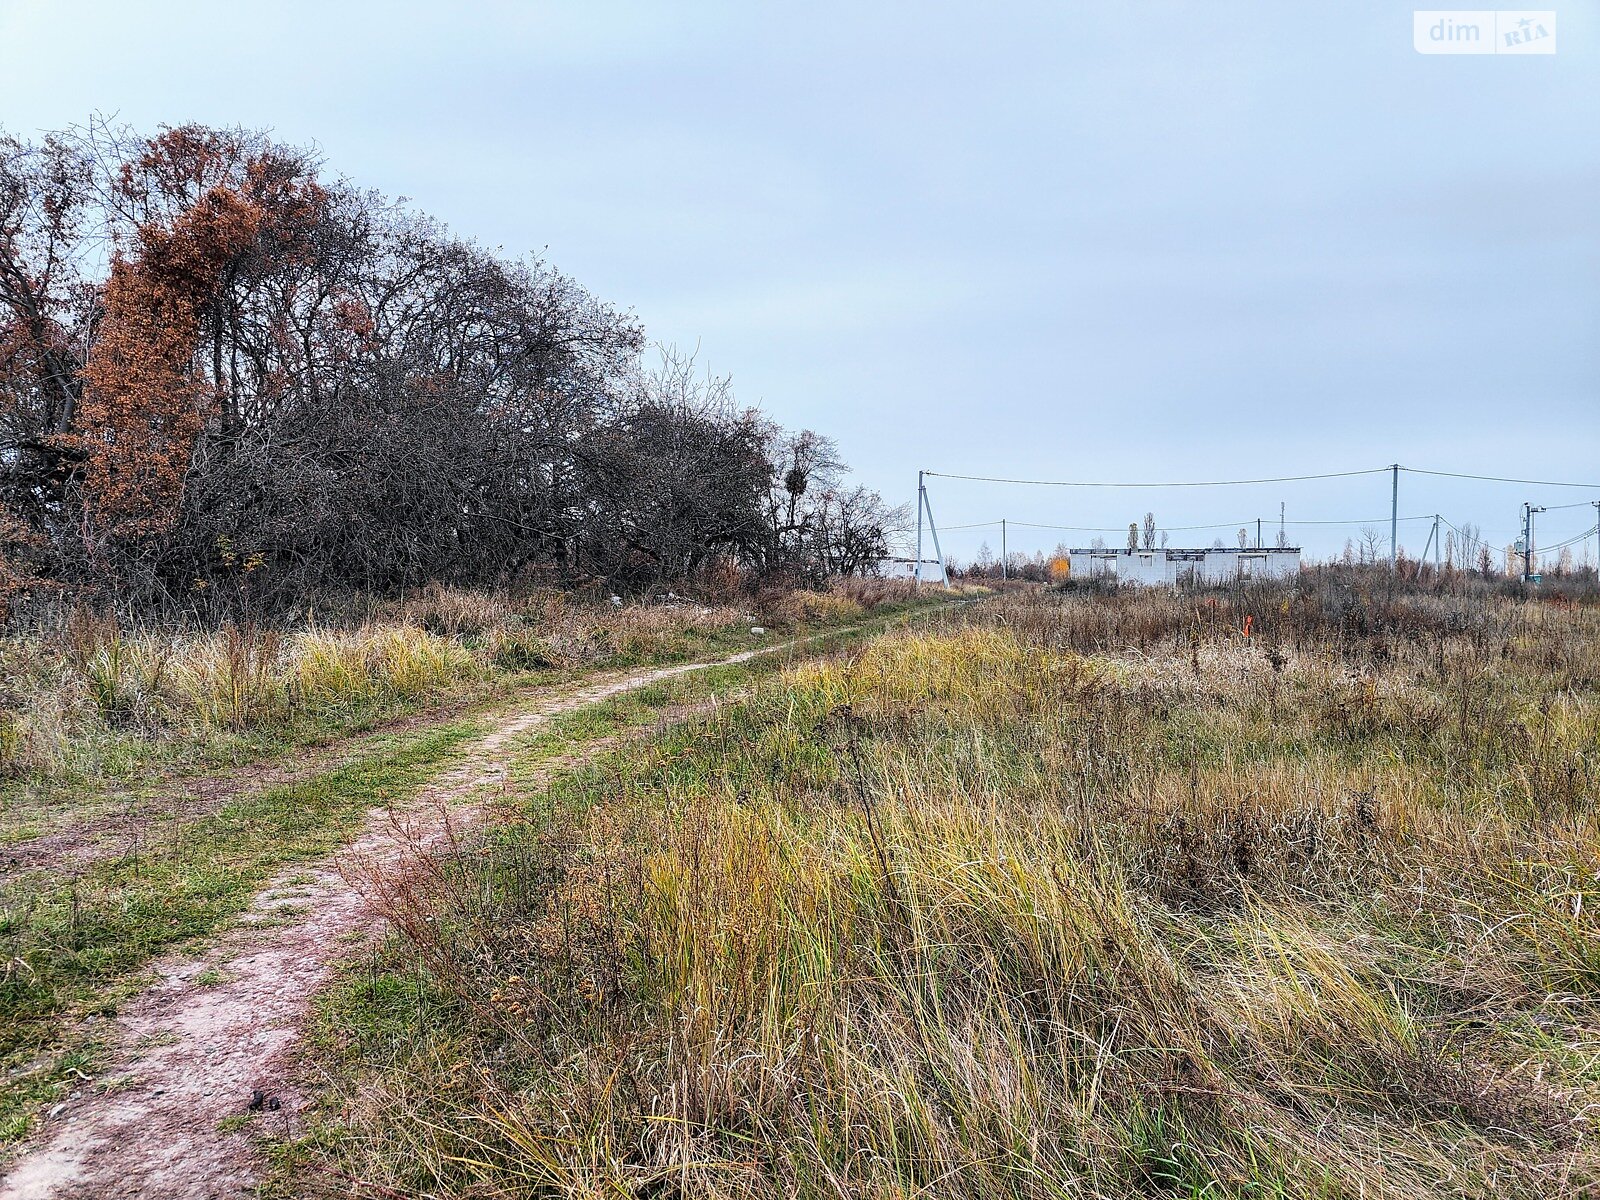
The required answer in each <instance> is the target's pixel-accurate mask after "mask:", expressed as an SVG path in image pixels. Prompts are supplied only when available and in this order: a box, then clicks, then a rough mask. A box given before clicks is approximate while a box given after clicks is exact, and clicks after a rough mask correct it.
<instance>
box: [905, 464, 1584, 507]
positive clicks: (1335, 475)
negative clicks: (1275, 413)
mask: <svg viewBox="0 0 1600 1200" xmlns="http://www.w3.org/2000/svg"><path fill="white" fill-rule="evenodd" d="M1393 469H1394V468H1392V467H1371V468H1368V469H1367V470H1364V471H1329V472H1326V473H1325V474H1321V475H1277V476H1273V477H1271V478H1268V479H1190V480H1171V481H1168V482H1164V483H1155V482H1111V481H1093V480H1080V479H1002V478H1000V477H998V476H995V475H956V474H952V473H950V472H946V471H924V472H923V474H924V475H929V476H932V477H933V478H935V479H965V480H968V481H969V482H973V483H1016V484H1023V485H1026V486H1028V487H1094V488H1118V487H1126V488H1163V487H1244V486H1246V485H1249V484H1253V483H1298V482H1300V481H1302V480H1307V479H1348V478H1350V477H1351V476H1353V475H1381V474H1383V473H1384V472H1386V471H1391V470H1393ZM1404 469H1405V468H1404V467H1402V468H1401V470H1404ZM1579 486H1582V487H1591V486H1592V487H1600V484H1582V485H1579ZM1251 519H1252V520H1254V518H1251Z"/></svg>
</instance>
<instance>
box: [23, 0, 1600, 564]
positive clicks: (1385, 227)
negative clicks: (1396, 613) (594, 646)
mask: <svg viewBox="0 0 1600 1200" xmlns="http://www.w3.org/2000/svg"><path fill="white" fill-rule="evenodd" d="M1557 15H1558V20H1559V24H1558V44H1559V52H1558V53H1557V54H1555V55H1553V56H1548V55H1545V56H1526V57H1508V56H1497V55H1478V56H1424V55H1419V54H1417V53H1416V52H1415V50H1414V49H1413V47H1412V8H1411V6H1409V5H1407V6H1402V5H1399V4H1394V3H1389V2H1387V0H1378V2H1373V0H1365V2H1363V3H1359V4H1351V3H1349V2H1348V0H1328V2H1327V3H1320V4H1318V3H1304V2H1302V0H1293V2H1290V0H1272V2H1270V3H1245V2H1231V0H1230V2H1227V3H1221V4H1210V5H1204V4H1195V3H1193V2H1192V0H1182V2H1177V3H1156V2H1141V3H1133V4H1094V5H1081V4H1074V3H1062V2H1060V0H1057V2H1056V3H1047V4H1007V3H1000V4H977V3H968V4H963V5H942V4H930V3H916V4H911V3H906V4H886V3H872V2H870V0H855V2H853V3H849V4H837V5H835V4H824V3H807V4H803V5H784V6H778V5H772V4H765V3H759V2H756V0H741V2H738V3H729V4H715V3H683V4H666V3H659V2H657V3H641V4H638V5H623V4H609V3H598V2H595V0H584V2H581V3H580V2H578V0H573V2H571V3H561V4H554V3H535V2H526V3H518V4H511V3H506V4H459V3H452V4H446V3H443V2H442V0H439V2H436V3H432V4H411V3H404V2H399V0H390V2H388V3H384V4H381V5H380V4H365V3H347V2H339V3H330V2H328V0H323V2H321V3H316V4H311V3H282V4H273V3H268V2H256V3H250V4H242V3H241V4H234V5H220V4H217V3H215V0H208V2H207V3H203V4H200V3H196V4H189V3H149V2H140V0H121V2H118V3H81V2H75V0H48V2H33V0H26V2H22V3H19V2H18V0H0V125H3V126H4V127H5V128H7V129H8V130H10V131H11V132H15V133H21V134H30V133H33V132H35V131H38V130H42V129H49V128H59V127H62V126H65V125H69V124H73V123H77V122H81V121H83V120H84V119H85V118H87V117H88V116H89V115H90V114H91V113H95V112H99V113H107V114H110V113H115V114H118V115H120V117H121V118H122V119H124V120H125V121H128V122H130V123H132V124H134V125H136V126H138V127H140V128H141V129H151V130H153V129H154V128H155V127H156V126H157V125H159V124H163V123H169V124H176V123H181V122H184V121H202V122H208V123H215V124H244V125H248V126H258V127H266V128H270V129H272V130H274V131H276V133H277V134H278V135H279V136H280V137H281V138H282V139H283V140H285V141H289V142H294V143H300V144H315V145H316V146H318V147H319V148H320V149H321V151H322V152H323V153H324V154H325V156H326V158H327V160H328V162H329V164H330V168H331V170H332V171H334V172H336V173H341V174H345V175H347V176H349V177H350V178H351V179H352V180H354V181H356V182H358V183H361V184H364V185H367V186H372V187H377V188H380V189H382V190H384V191H386V192H389V193H391V194H399V195H404V196H408V197H410V198H412V200H413V201H414V203H415V204H416V205H417V206H418V207H420V208H422V209H424V210H426V211H428V212H430V213H432V214H434V215H435V216H438V217H440V218H442V219H443V220H445V221H446V222H448V223H449V224H450V225H451V226H452V227H453V228H454V229H456V230H457V231H458V232H460V233H463V234H467V235H470V236H473V237H475V238H478V239H479V240H481V241H483V242H486V243H489V244H491V245H500V246H503V247H504V248H505V249H506V250H507V251H508V252H511V253H516V254H521V253H527V252H537V253H539V254H541V255H542V256H544V257H546V258H547V259H548V260H549V261H550V262H551V263H553V264H554V265H555V266H557V267H559V268H561V269H562V270H564V271H566V272H568V273H570V274H572V275H574V276H576V277H577V278H578V279H579V280H580V281H581V282H582V283H584V284H585V285H586V286H587V287H588V288H589V289H590V290H591V291H593V292H595V293H597V294H598V295H600V296H601V297H603V298H605V299H607V300H610V301H612V302H614V303H616V304H618V305H619V306H621V307H623V308H630V309H632V310H634V311H635V312H636V313H637V314H638V316H639V317H640V318H641V320H642V321H643V322H644V324H645V326H646V329H647V331H648V333H649V335H650V336H651V337H652V338H654V339H658V340H660V341H663V342H671V343H676V344H678V345H679V346H682V347H687V348H693V347H696V346H698V348H699V356H700V361H701V362H702V363H703V364H704V365H706V366H708V367H709V368H711V369H712V370H714V371H717V372H719V373H722V372H728V373H731V374H732V375H733V377H734V381H735V385H736V387H737V389H738V393H739V396H740V398H741V399H742V400H743V401H745V402H750V403H759V404H761V405H762V407H764V408H765V409H767V410H768V411H769V412H770V413H771V414H772V415H773V416H775V417H776V418H777V419H779V420H780V421H782V422H784V423H785V424H787V425H791V426H810V427H813V428H816V429H818V430H821V431H823V432H825V433H828V434H831V435H833V436H835V437H836V438H837V439H838V440H839V442H840V444H841V447H842V448H843V450H844V453H845V456H846V457H847V458H848V459H849V460H850V462H851V463H852V464H853V465H854V466H855V468H856V469H857V471H858V473H859V475H860V476H861V477H862V479H863V480H864V481H865V482H867V483H869V484H871V485H872V486H874V487H877V488H879V489H880V490H881V491H883V492H884V494H885V495H886V496H891V497H893V498H895V499H897V500H899V499H905V500H909V499H910V498H911V496H912V492H913V489H914V487H915V479H916V472H917V469H918V468H919V467H926V468H929V469H932V470H938V471H945V472H957V473H966V474H981V475H999V476H1008V477H1025V478H1046V479H1074V478H1076V479H1111V480H1124V479H1207V478H1233V477H1254V476H1260V475H1282V474H1291V473H1301V472H1319V471H1332V470H1344V469H1355V468H1363V467H1372V466H1382V465H1386V464H1388V463H1390V462H1394V461H1399V462H1401V463H1405V464H1408V465H1415V466H1419V467H1430V468H1435V469H1440V470H1450V471H1466V472H1482V473H1489V474H1500V475H1513V476H1533V477H1537V478H1548V479H1557V480H1600V348H1597V347H1600V65H1597V38H1600V5H1597V3H1596V0H1586V2H1585V3H1581V4H1568V5H1567V6H1565V7H1562V8H1560V9H1558V10H1557ZM1388 487H1389V484H1388V479H1387V477H1386V476H1377V475H1373V476H1364V477H1358V478H1355V479H1351V480H1343V481H1330V482H1324V483H1318V484H1295V485H1271V486H1265V487H1258V488H1249V489H1236V490H1235V489H1207V490H1188V491H1176V490H1167V491H1160V492H1153V493H1150V492H1132V491H1120V490H1119V491H1108V490H1088V491H1079V490H1066V489H1028V488H1018V487H1005V486H997V485H978V484H973V483H958V482H955V481H947V480H935V481H933V483H932V485H931V496H932V500H933V503H934V505H935V511H936V513H937V515H938V517H939V519H940V520H941V522H942V523H945V524H948V525H951V526H955V525H961V524H966V523H969V522H975V521H984V520H989V519H992V518H998V517H1002V516H1005V517H1009V518H1011V519H1013V520H1016V521H1033V522H1038V523H1043V524H1060V525H1081V526H1100V525H1105V526H1121V527H1125V526H1126V524H1127V522H1129V521H1130V520H1133V519H1135V518H1137V517H1139V516H1141V515H1142V514H1143V513H1144V511H1145V510H1146V509H1147V508H1149V509H1153V510H1154V511H1155V512H1156V514H1157V517H1158V519H1159V521H1160V522H1161V523H1162V524H1164V525H1168V524H1170V525H1174V526H1179V525H1198V524H1205V523H1208V522H1228V523H1230V524H1231V523H1233V522H1238V521H1242V520H1245V519H1247V518H1253V517H1255V516H1257V515H1260V516H1263V517H1265V518H1267V519H1268V522H1269V525H1270V524H1271V523H1272V522H1273V521H1274V520H1275V518H1276V516H1277V513H1278V504H1279V501H1280V500H1281V501H1284V502H1286V503H1287V505H1288V512H1289V516H1290V517H1291V518H1296V517H1298V518H1302V519H1308V518H1333V519H1340V520H1343V519H1355V520H1356V521H1364V520H1367V519H1370V518H1374V517H1380V518H1385V519H1386V518H1387V515H1388V510H1389V494H1388ZM1530 495H1531V496H1533V497H1534V498H1535V499H1543V500H1544V501H1546V502H1549V503H1551V504H1556V503H1561V502H1563V501H1567V502H1573V501H1579V500H1582V499H1584V498H1585V497H1586V496H1597V497H1600V490H1591V491H1590V492H1587V493H1585V492H1582V491H1572V490H1567V491H1551V490H1538V489H1530V488H1526V487H1522V486H1516V485H1505V486H1492V487H1491V486H1486V485H1472V484H1467V483H1456V482H1452V481H1447V480H1437V479H1425V478H1423V477H1406V478H1404V479H1403V481H1402V497H1401V510H1402V513H1403V514H1407V515H1409V514H1414V513H1432V512H1434V511H1441V512H1443V513H1444V514H1445V516H1446V517H1447V518H1450V519H1452V520H1455V521H1456V522H1458V523H1459V522H1461V521H1467V520H1470V521H1476V522H1477V523H1479V524H1480V525H1482V526H1483V527H1484V528H1485V529H1487V530H1488V531H1490V533H1491V534H1493V535H1494V536H1495V537H1496V539H1497V540H1499V541H1502V542H1503V541H1505V540H1509V538H1510V537H1511V536H1513V535H1514V530H1515V524H1516V520H1517V508H1518V505H1519V504H1520V503H1521V501H1522V500H1523V499H1525V498H1527V497H1528V496H1530ZM1593 519H1594V510H1593V509H1592V508H1589V507H1587V506H1581V507H1573V508H1568V509H1565V510H1559V511H1552V512H1551V513H1550V514H1548V516H1547V518H1546V520H1547V526H1546V531H1545V532H1543V533H1542V535H1541V538H1540V541H1541V542H1544V543H1546V544H1549V543H1551V542H1553V541H1555V540H1558V539H1559V538H1561V537H1566V536H1570V535H1572V534H1575V533H1578V532H1580V531H1581V530H1582V529H1583V528H1584V527H1586V526H1588V525H1590V524H1593ZM1216 532H1219V533H1226V531H1223V530H1218V531H1216ZM1348 532H1352V531H1347V530H1344V529H1340V528H1338V527H1331V526H1304V527H1300V528H1299V529H1292V530H1291V534H1292V535H1293V536H1294V537H1295V538H1296V540H1303V541H1304V544H1306V545H1307V546H1308V547H1310V548H1312V549H1314V550H1318V551H1324V552H1325V551H1327V550H1330V549H1336V548H1337V547H1338V546H1339V545H1342V543H1343V541H1344V538H1345V536H1346V534H1347V533H1348ZM982 536H984V533H983V531H952V533H951V534H950V535H949V536H948V537H947V538H946V540H945V550H946V551H947V552H948V553H953V554H956V555H959V556H962V557H965V556H967V555H969V554H970V553H972V552H973V551H974V550H975V549H976V547H977V542H978V539H979V538H981V537H982ZM1090 536H1092V535H1089V534H1071V533H1055V532H1049V531H1043V530H1025V529H1019V530H1017V531H1016V533H1015V536H1013V538H1012V548H1013V549H1033V548H1035V547H1036V546H1049V545H1053V544H1054V543H1055V542H1056V541H1057V540H1058V538H1059V539H1061V540H1066V541H1069V542H1074V543H1081V542H1084V541H1087V540H1088V538H1089V537H1090ZM1172 536H1173V542H1174V544H1183V543H1187V542H1199V543H1200V544H1206V543H1209V541H1210V538H1211V536H1213V535H1212V533H1211V532H1209V531H1207V532H1204V533H1192V534H1191V533H1174V534H1173V535H1172ZM1228 536H1229V539H1230V540H1231V534H1229V535H1228ZM1425 537H1426V531H1425V528H1424V525H1423V523H1420V522H1418V523H1413V524H1412V525H1410V526H1408V527H1405V528H1404V529H1403V531H1402V539H1401V540H1402V543H1403V544H1406V545H1408V546H1410V547H1411V548H1412V549H1413V550H1415V549H1419V548H1420V546H1421V543H1422V541H1423V539H1424V538H1425ZM1112 540H1113V541H1118V540H1120V539H1119V538H1118V537H1117V536H1116V535H1113V536H1112ZM993 544H994V545H995V548H996V549H998V539H997V538H996V539H994V542H993ZM1590 544H1591V546H1592V540H1591V543H1590Z"/></svg>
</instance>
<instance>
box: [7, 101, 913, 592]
mask: <svg viewBox="0 0 1600 1200" xmlns="http://www.w3.org/2000/svg"><path fill="white" fill-rule="evenodd" d="M643 352H644V338H643V334H642V331H641V329H640V327H639V324H638V322H637V321H636V320H635V319H634V318H633V316H632V315H631V314H629V313H626V312H621V311H618V310H617V309H615V308H613V307H611V306H610V305H608V304H606V303H603V302H602V301H600V300H597V299H596V298H594V297H593V296H591V295H590V294H589V293H588V292H586V291H585V290H584V289H583V288H582V287H580V286H579V285H578V284H577V283H575V282H574V281H573V280H571V279H569V278H568V277H566V276H564V275H562V274H560V273H559V272H557V271H555V270H553V269H551V268H550V267H548V266H546V265H545V264H544V263H542V262H540V261H538V260H536V259H517V260H513V259H508V258H505V257H503V256H502V255H500V254H497V253H494V252H491V251H489V250H486V249H484V248H483V247H481V246H478V245H476V244H474V243H473V242H471V241H468V240H463V239H462V238H459V237H456V236H454V235H452V234H451V233H450V232H449V231H448V230H447V229H445V228H444V227H443V226H442V225H440V224H438V223H437V222H435V221H433V220H430V219H428V218H426V217H423V216H420V215H418V214H416V213H415V212H413V211H411V210H409V209H407V208H405V207H403V206H402V205H401V204H399V203H397V202H395V201H391V200H389V199H387V198H385V197H383V196H381V195H379V194H377V193H375V192H371V191H366V190H362V189H359V188H357V187H355V186H353V185H352V184H350V183H348V182H345V181H344V180H340V179H332V178H328V177H325V176H324V175H323V173H322V171H321V166H320V163H319V162H318V160H317V159H316V157H315V156H313V155H311V154H309V153H307V152H305V151H303V150H298V149H295V148H292V147H287V146H283V145H279V144H277V143H275V142H273V141H272V140H271V139H270V138H268V137H267V136H266V135H263V134H259V133H251V132H247V131H244V130H237V129H235V130H221V129H210V128H203V127H198V126H184V127H181V128H176V129H165V130H163V131H162V132H161V133H160V134H159V135H157V136H155V137H152V138H143V137H139V136H136V135H134V134H132V133H130V132H128V131H126V130H122V129H116V128H111V127H108V126H106V125H103V124H96V125H92V126H90V127H87V128H83V129H77V130H72V131H69V132H65V133H62V134H57V135H52V136H47V137H44V138H43V139H41V140H37V141H32V142H29V141H23V140H19V139H16V138H10V137H4V136H0V505H3V507H0V601H3V598H4V596H5V595H6V594H7V593H12V594H14V593H15V592H17V591H18V590H25V589H30V588H31V589H35V590H37V589H39V588H41V587H46V588H56V589H63V590H72V591H75V592H77V593H80V594H90V595H93V594H99V595H101V596H104V597H109V596H116V597H118V598H120V599H122V600H124V601H126V602H129V603H131V604H134V605H137V606H141V607H144V608H147V609H150V610H157V611H169V612H183V611H192V612H199V613H202V614H209V615H222V614H227V613H231V612H234V611H237V610H239V609H240V608H244V607H248V608H250V609H251V610H252V611H256V612H261V613H266V612H272V611H284V610H286V609H289V608H292V607H295V606H297V605H299V604H301V603H303V602H304V601H305V599H306V598H307V597H308V596H315V595H322V594H327V593H330V592H337V591H340V590H343V589H354V590H361V591H368V592H372V591H376V592H394V591H397V590H401V589H404V588H406V587H408V586H411V585H415V584H418V583H422V582H424V581H428V580H443V581H448V582H453V583H458V584H471V585H505V584H511V583H516V582H518V581H521V580H525V579H528V578H542V579H548V580H550V581H552V582H561V583H574V582H581V581H584V580H604V581H606V582H607V583H609V584H610V585H612V586H616V587H621V588H627V587H637V586H645V585H649V584H651V583H654V582H662V581H667V580H678V579H683V578H687V577H693V576H695V575H696V574H697V573H700V572H705V571H709V570H713V569H719V570H722V571H723V572H724V573H726V571H727V569H728V568H729V567H730V566H736V567H737V568H739V569H740V570H741V571H744V572H747V573H749V574H750V575H753V576H757V577H770V576H772V575H775V574H783V575H791V576H810V577H815V576H820V575H823V574H834V573H850V572H856V571H860V570H862V569H863V568H866V567H867V566H868V565H869V564H872V563H874V562H875V561H876V559H877V558H879V557H880V556H881V555H882V554H883V553H884V552H885V540H886V537H887V536H888V534H889V533H890V532H891V531H892V529H893V528H894V527H895V526H896V525H897V524H898V523H900V522H901V521H903V519H904V514H903V513H901V512H899V511H897V510H891V509H889V508H888V507H887V506H886V505H885V504H884V503H883V502H882V500H881V499H880V498H879V497H878V496H877V495H876V494H875V493H872V492H870V491H867V490H866V489H863V488H859V487H848V486H846V485H845V484H844V482H843V472H844V466H843V464H842V463H841V462H840V461H839V457H838V454H837V452H836V450H835V448H834V446H833V444H832V443H831V442H830V441H829V440H828V439H827V438H824V437H821V436H818V435H817V434H814V433H811V432H809V431H808V432H801V433H788V432H785V431H783V430H781V429H779V428H777V427H776V426H775V425H773V424H772V423H770V422H768V421H766V420H764V419H763V418H762V417H761V416H760V414H759V413H757V412H756V411H755V410H753V409H741V408H739V407H737V406H736V405H735V404H734V402H733V399H732V395H731V391H730V388H729V385H728V382H727V381H726V380H725V379H712V378H707V377H704V376H700V375H697V374H696V373H695V372H694V371H693V369H692V364H691V363H688V362H685V361H683V360H681V359H679V358H677V357H675V356H673V355H672V354H670V353H663V354H662V356H661V361H660V363H659V365H657V366H655V367H654V368H651V369H647V367H646V365H645V363H644V353H643Z"/></svg>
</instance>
